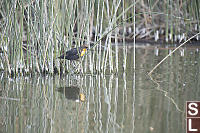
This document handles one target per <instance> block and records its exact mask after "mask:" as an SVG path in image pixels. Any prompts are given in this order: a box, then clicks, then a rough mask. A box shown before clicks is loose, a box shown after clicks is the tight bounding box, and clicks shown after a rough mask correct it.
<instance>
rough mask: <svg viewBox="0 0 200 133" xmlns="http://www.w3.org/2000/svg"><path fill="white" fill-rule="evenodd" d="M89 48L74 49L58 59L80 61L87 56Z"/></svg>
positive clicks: (84, 46)
mask: <svg viewBox="0 0 200 133" xmlns="http://www.w3.org/2000/svg"><path fill="white" fill-rule="evenodd" d="M87 48H88V47H87V46H86V45H83V46H81V47H79V48H72V49H70V50H68V51H67V52H66V53H65V54H63V55H61V56H60V57H58V58H60V59H67V60H78V59H79V58H80V57H82V56H83V55H84V54H85V52H86V50H87Z"/></svg>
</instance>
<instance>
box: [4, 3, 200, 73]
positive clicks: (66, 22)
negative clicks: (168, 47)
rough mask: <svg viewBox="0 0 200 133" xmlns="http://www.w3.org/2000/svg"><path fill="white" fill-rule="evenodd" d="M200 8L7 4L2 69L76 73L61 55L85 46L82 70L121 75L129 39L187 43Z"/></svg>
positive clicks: (195, 30)
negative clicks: (121, 63) (120, 69)
mask: <svg viewBox="0 0 200 133" xmlns="http://www.w3.org/2000/svg"><path fill="white" fill-rule="evenodd" d="M199 7H200V3H199V2H198V1H197V0H196V1H187V0H178V1H174V2H173V1H170V0H162V1H158V0H157V1H156V0H137V1H133V0H126V1H121V0H118V1H116V0H110V1H108V0H26V1H24V0H16V1H12V0H2V1H1V2H0V38H1V39H0V52H1V60H0V69H1V70H3V71H5V72H8V74H10V75H18V74H22V75H24V74H28V75H29V74H30V75H33V74H36V73H39V74H43V73H49V74H54V73H59V74H62V73H71V71H72V70H71V67H70V63H69V62H68V61H63V60H62V61H61V60H59V59H58V58H57V57H59V56H60V55H61V54H62V53H63V52H64V51H66V50H69V49H71V48H72V47H78V46H81V45H83V44H85V43H86V44H90V49H89V51H88V52H87V56H85V57H84V58H85V59H84V62H82V61H81V62H80V63H77V66H78V65H81V66H82V67H80V68H81V72H84V73H86V72H89V73H102V72H103V73H106V72H109V73H117V72H118V66H119V58H121V59H123V60H120V61H122V62H123V69H124V71H126V62H127V61H126V60H127V47H126V46H125V42H126V41H131V42H133V41H134V40H135V39H136V40H155V41H166V42H181V41H184V40H186V39H187V38H189V37H191V36H193V35H194V34H197V33H198V32H199V29H200V27H199V22H200V18H199V15H200V11H199ZM134 27H136V28H134ZM198 38H199V36H196V38H195V39H196V40H198ZM111 42H114V43H115V45H116V47H114V48H113V47H112V45H111ZM119 42H122V44H123V47H122V48H123V50H122V52H123V57H119V56H118V51H119V47H118V43H119Z"/></svg>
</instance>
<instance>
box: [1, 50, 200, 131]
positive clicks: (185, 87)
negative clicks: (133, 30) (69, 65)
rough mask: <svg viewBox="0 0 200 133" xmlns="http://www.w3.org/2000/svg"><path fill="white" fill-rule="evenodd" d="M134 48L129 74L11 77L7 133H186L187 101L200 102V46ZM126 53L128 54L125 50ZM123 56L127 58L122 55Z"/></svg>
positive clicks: (6, 83)
mask: <svg viewBox="0 0 200 133" xmlns="http://www.w3.org/2000/svg"><path fill="white" fill-rule="evenodd" d="M172 49H173V48H156V47H151V46H149V47H143V48H137V49H136V71H134V69H133V59H134V58H133V48H132V47H128V55H127V57H128V58H127V72H124V71H123V69H122V66H123V65H122V62H120V61H119V73H118V74H113V75H112V74H108V75H103V74H99V75H91V74H83V75H65V76H62V77H60V76H58V75H57V76H53V77H52V76H38V77H16V78H13V79H11V78H7V77H5V76H4V75H3V74H2V75H1V81H0V132H2V133H17V132H29V133H41V132H47V133H67V132H69V133H76V132H85V133H89V132H96V133H98V132H99V133H105V132H117V133H118V132H124V133H130V132H135V133H147V132H148V133H149V132H153V133H161V132H162V133H182V132H185V101H186V100H200V97H199V95H200V91H199V90H200V89H199V87H200V82H199V80H200V78H199V77H200V76H199V71H200V64H199V62H200V56H199V51H198V47H184V48H182V49H180V50H178V51H177V52H175V53H174V54H173V56H170V57H169V58H168V59H167V60H166V61H165V62H164V63H163V64H161V65H160V66H159V67H158V68H157V69H156V70H155V71H154V73H153V74H152V77H153V79H154V80H155V81H156V82H155V81H152V80H151V79H150V77H149V76H148V75H147V73H148V72H149V71H150V70H151V69H152V68H153V67H154V66H155V65H156V64H157V63H158V62H159V61H161V60H162V59H163V58H164V57H165V56H166V55H167V54H168V53H169V52H170V51H171V50H172ZM119 52H120V53H122V49H119ZM119 57H121V58H123V56H122V55H121V54H120V55H119Z"/></svg>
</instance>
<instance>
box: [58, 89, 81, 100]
mask: <svg viewBox="0 0 200 133" xmlns="http://www.w3.org/2000/svg"><path fill="white" fill-rule="evenodd" d="M57 91H58V92H60V93H63V94H64V95H65V97H66V98H67V99H69V100H73V101H76V102H79V101H81V102H84V101H85V95H84V94H83V93H80V88H79V87H77V86H69V87H67V86H65V87H59V88H57Z"/></svg>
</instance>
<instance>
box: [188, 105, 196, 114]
mask: <svg viewBox="0 0 200 133" xmlns="http://www.w3.org/2000/svg"><path fill="white" fill-rule="evenodd" d="M194 106H195V107H196V108H195V107H194ZM188 107H189V111H188V113H189V115H197V114H198V109H197V107H198V105H197V104H196V103H189V105H188ZM191 110H193V111H194V112H191Z"/></svg>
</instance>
